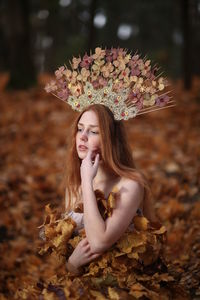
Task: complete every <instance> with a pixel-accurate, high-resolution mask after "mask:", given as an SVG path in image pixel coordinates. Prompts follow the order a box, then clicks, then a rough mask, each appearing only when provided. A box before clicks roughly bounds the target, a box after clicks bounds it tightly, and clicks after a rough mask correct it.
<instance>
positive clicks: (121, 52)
mask: <svg viewBox="0 0 200 300" xmlns="http://www.w3.org/2000/svg"><path fill="white" fill-rule="evenodd" d="M156 71H157V68H156V67H152V66H151V61H150V60H145V59H142V58H140V56H139V55H138V54H134V55H131V54H130V53H128V52H127V50H125V49H122V48H111V49H101V48H99V47H97V48H96V49H95V53H94V54H90V55H88V54H87V53H86V54H85V55H84V56H83V58H81V57H78V58H76V57H73V59H72V61H71V62H70V67H69V68H68V67H67V66H61V67H59V68H58V70H56V71H55V77H56V78H55V80H53V81H51V82H50V83H48V84H47V85H46V87H45V90H46V92H48V93H52V94H54V95H55V96H57V97H58V98H59V99H61V100H63V101H65V102H67V103H68V104H70V105H71V107H72V109H74V110H77V111H81V110H82V109H84V108H85V107H87V106H89V105H90V104H95V103H99V104H103V105H106V106H108V107H109V108H110V109H111V111H112V112H113V114H114V117H115V119H116V120H121V119H124V120H127V119H129V118H132V117H135V116H136V115H137V114H138V113H139V112H140V111H142V110H143V109H146V108H150V107H156V106H157V107H163V106H165V105H166V104H167V103H168V101H169V96H168V95H167V94H166V93H163V90H164V89H165V87H166V85H167V82H166V79H165V78H163V77H160V76H157V75H156Z"/></svg>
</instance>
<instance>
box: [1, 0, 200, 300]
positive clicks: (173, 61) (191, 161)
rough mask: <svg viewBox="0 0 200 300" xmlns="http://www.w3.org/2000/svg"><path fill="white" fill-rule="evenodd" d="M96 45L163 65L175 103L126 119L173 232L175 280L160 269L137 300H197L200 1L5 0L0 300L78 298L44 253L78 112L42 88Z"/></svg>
mask: <svg viewBox="0 0 200 300" xmlns="http://www.w3.org/2000/svg"><path fill="white" fill-rule="evenodd" d="M98 46H102V47H107V48H109V47H112V46H113V47H118V46H119V47H125V48H127V49H129V50H130V51H132V52H133V53H135V52H136V51H138V53H140V54H141V56H142V57H144V56H145V55H147V57H148V58H149V59H151V60H152V62H153V63H158V65H159V66H160V67H161V71H164V75H165V76H167V77H168V78H169V82H170V89H171V90H172V96H173V99H174V100H175V102H176V104H177V105H176V106H175V107H173V108H169V109H163V110H160V111H159V112H153V113H150V114H145V115H141V116H138V117H137V118H134V119H132V120H128V121H127V122H126V124H125V126H126V128H127V131H128V136H129V142H130V144H131V147H132V149H133V157H134V159H135V161H136V165H137V166H138V167H139V168H140V169H141V170H142V172H144V173H145V175H146V176H147V178H148V180H149V182H150V185H151V188H152V191H153V195H154V197H155V208H156V213H157V216H158V218H159V220H160V222H161V223H162V224H163V225H164V226H166V228H167V240H166V247H165V248H164V253H163V257H164V259H165V260H166V262H167V264H166V265H167V268H166V273H165V274H164V276H163V274H162V272H161V274H160V273H159V272H158V273H157V271H158V269H155V270H154V268H153V267H152V269H151V270H150V271H151V273H149V274H150V275H149V276H147V277H145V275H144V274H141V276H139V277H138V278H137V282H139V285H137V288H136V290H134V288H133V290H132V291H133V293H135V294H137V295H139V296H138V297H137V299H152V298H151V295H152V293H153V295H154V298H153V299H154V300H155V299H158V300H160V299H165V300H170V299H173V300H183V299H195V300H199V299H200V285H199V282H200V164H199V162H200V130H199V124H200V59H199V53H200V0H165V1H161V0H151V1H150V0H122V1H119V0H101V1H97V0H51V1H50V0H49V1H47V0H43V1H39V0H0V261H1V263H0V300H5V299H6V300H7V299H12V300H13V299H28V300H30V299H44V300H46V299H47V300H49V299H53V300H54V299H55V300H56V299H75V298H74V297H69V296H68V295H69V293H70V286H69V285H67V286H68V287H69V290H68V288H66V284H64V286H62V287H61V286H60V284H61V281H60V277H59V276H60V275H59V274H60V273H61V271H62V272H66V271H65V269H64V266H63V265H62V266H60V265H58V264H57V262H56V260H55V258H53V257H51V256H47V257H41V256H40V255H39V254H38V249H39V246H40V244H41V241H40V239H39V235H38V232H39V229H38V226H39V225H41V224H42V223H43V220H44V210H45V206H46V205H47V204H48V203H50V204H51V205H52V206H53V207H56V208H57V209H58V210H59V211H60V212H63V211H64V186H63V174H64V172H65V165H66V163H68V162H66V151H67V150H66V149H67V144H68V143H69V142H70V141H69V138H68V136H69V129H70V126H71V124H72V122H73V118H74V115H75V112H74V111H72V110H71V108H69V107H68V105H66V104H64V103H63V102H62V101H59V100H58V99H56V98H55V97H53V96H52V95H49V94H47V93H46V92H45V91H44V86H45V84H46V82H47V81H49V80H50V79H51V78H52V75H53V72H54V71H55V70H56V69H57V68H58V67H59V66H61V65H63V64H64V63H66V64H68V60H71V59H72V57H73V56H78V55H79V54H80V55H81V56H83V55H84V54H85V52H86V51H89V50H92V51H93V50H94V48H96V47H98ZM155 272H156V273H155ZM154 273H155V274H154ZM168 281H169V282H168ZM178 285H179V288H178ZM180 285H181V287H182V288H181V289H180ZM172 286H173V288H171V287H172ZM76 292H77V293H80V295H79V296H80V297H81V291H79V289H77V291H76ZM82 292H83V291H82ZM88 293H89V291H88ZM116 293H117V291H116ZM70 295H71V294H70ZM58 296H59V297H58ZM129 296H130V295H128V296H127V298H123V299H136V298H135V297H134V298H133V297H132V298H130V297H129ZM161 296H162V298H161ZM76 299H79V298H76ZM81 299H82V298H81ZM87 299H88V298H87ZM98 299H104V298H103V296H102V295H100V298H98ZM106 299H110V298H108V296H106ZM112 299H113V298H112ZM117 299H121V298H117Z"/></svg>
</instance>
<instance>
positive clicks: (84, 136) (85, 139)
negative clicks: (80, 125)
mask: <svg viewBox="0 0 200 300" xmlns="http://www.w3.org/2000/svg"><path fill="white" fill-rule="evenodd" d="M80 139H81V140H82V141H87V139H88V137H87V134H86V132H85V131H82V133H81V136H80Z"/></svg>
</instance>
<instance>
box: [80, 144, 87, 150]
mask: <svg viewBox="0 0 200 300" xmlns="http://www.w3.org/2000/svg"><path fill="white" fill-rule="evenodd" d="M78 149H79V150H87V147H85V146H83V145H79V146H78Z"/></svg>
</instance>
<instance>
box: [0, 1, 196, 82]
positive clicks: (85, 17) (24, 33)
mask: <svg viewBox="0 0 200 300" xmlns="http://www.w3.org/2000/svg"><path fill="white" fill-rule="evenodd" d="M199 32H200V1H199V0H175V1H174V0H167V1H159V0H151V1H148V0H143V1H139V0H135V1H131V0H123V1H116V0H109V1H108V0H101V1H98V0H54V1H53V0H52V1H47V0H43V1H38V0H34V1H31V0H18V1H17V0H15V1H12V0H1V1H0V44H1V47H0V70H1V71H8V72H9V73H10V75H11V78H10V86H12V87H14V88H23V87H27V86H30V85H32V84H33V83H34V81H35V80H36V76H37V74H39V73H41V72H49V71H52V70H55V69H56V68H57V67H58V66H60V65H62V64H63V62H67V61H68V60H69V59H71V58H72V56H73V55H74V56H77V55H79V54H80V55H81V56H82V55H83V54H84V53H85V51H89V50H90V49H91V50H94V48H95V47H96V46H102V47H105V46H106V47H108V48H109V47H112V46H113V47H118V46H120V47H124V48H128V49H130V50H131V51H133V52H135V51H137V50H138V52H139V53H141V54H142V55H146V54H147V56H148V57H149V59H152V60H153V61H156V62H158V63H159V64H160V65H161V66H162V67H163V69H164V70H165V72H166V74H167V75H169V76H171V77H173V78H177V77H182V78H184V80H185V87H186V88H190V87H191V82H192V80H191V78H192V75H195V74H196V75H197V74H198V75H199V73H200V61H199V53H200V34H199Z"/></svg>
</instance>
